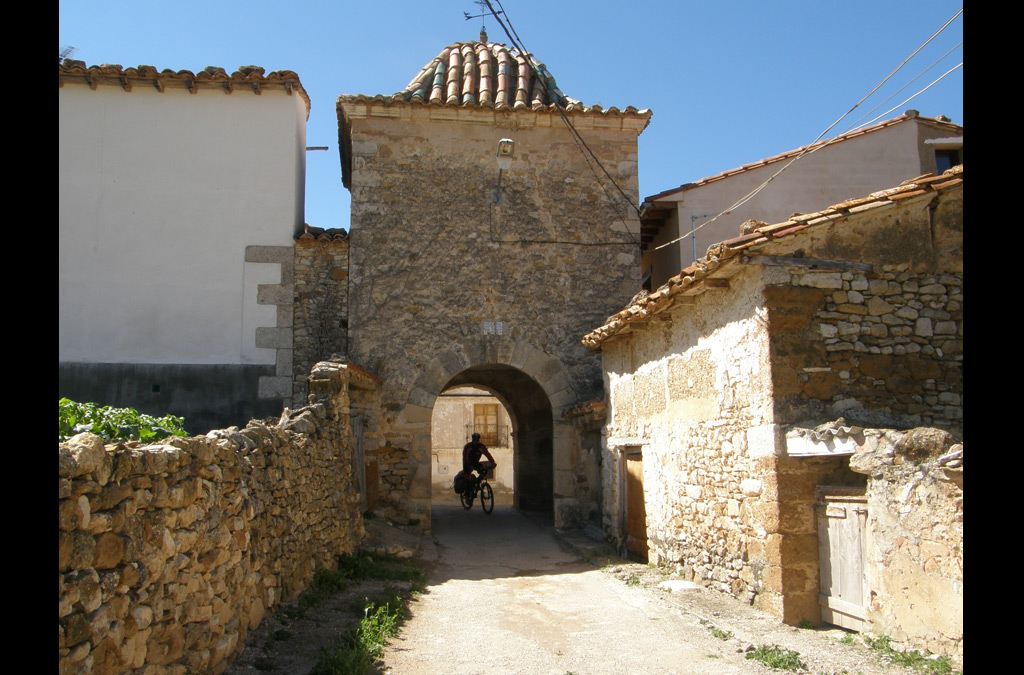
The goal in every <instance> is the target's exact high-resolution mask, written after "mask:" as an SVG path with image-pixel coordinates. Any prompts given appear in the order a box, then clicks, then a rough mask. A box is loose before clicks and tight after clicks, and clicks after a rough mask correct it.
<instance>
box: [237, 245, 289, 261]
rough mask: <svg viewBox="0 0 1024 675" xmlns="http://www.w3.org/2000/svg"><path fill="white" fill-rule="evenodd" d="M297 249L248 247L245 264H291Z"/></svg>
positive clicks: (286, 247)
mask: <svg viewBox="0 0 1024 675" xmlns="http://www.w3.org/2000/svg"><path fill="white" fill-rule="evenodd" d="M294 257H295V249H294V248H293V247H291V246H246V247H245V262H252V263H289V264H290V263H291V262H292V261H293V260H294Z"/></svg>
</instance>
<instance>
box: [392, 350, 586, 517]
mask: <svg viewBox="0 0 1024 675" xmlns="http://www.w3.org/2000/svg"><path fill="white" fill-rule="evenodd" d="M464 384H475V385H479V386H482V387H483V388H485V389H488V390H490V391H494V392H496V393H497V394H498V395H499V398H501V399H503V401H504V402H507V403H508V405H509V409H510V412H512V413H513V415H512V416H513V417H514V418H515V419H516V424H517V426H518V430H517V438H516V440H517V443H518V444H519V445H518V446H517V447H516V453H517V466H516V467H515V472H516V481H515V482H516V486H517V490H516V493H517V494H516V497H515V499H516V505H517V506H520V507H523V508H530V509H537V508H539V509H543V510H548V511H550V510H553V506H554V505H555V504H556V503H557V502H558V500H559V498H566V497H571V496H572V471H571V455H572V439H573V436H572V434H573V431H572V427H571V425H568V424H566V423H565V421H564V420H563V418H562V411H563V410H564V409H565V408H566V407H568V406H571V405H573V404H574V403H576V398H577V397H576V392H575V390H574V389H573V387H572V385H571V384H570V380H569V375H568V373H567V371H566V369H565V367H564V366H563V365H562V363H561V362H560V361H559V360H558V359H557V358H556V357H554V356H552V355H551V354H548V353H547V352H545V351H543V350H541V349H539V348H537V347H535V346H534V345H531V344H529V343H528V342H525V341H523V340H516V339H514V338H511V337H508V336H497V335H485V336H480V337H478V338H476V339H472V340H464V341H461V342H459V343H456V344H454V345H452V346H451V347H449V348H448V349H446V350H445V351H443V352H441V353H439V354H437V355H436V356H434V357H433V358H431V359H430V360H429V361H428V362H427V363H426V364H424V366H423V369H422V371H421V372H420V374H419V375H418V376H417V378H416V379H415V381H414V382H413V385H412V387H411V389H410V391H409V396H408V399H407V401H406V403H405V404H404V406H403V407H402V409H401V411H400V412H399V414H398V416H397V419H396V422H397V424H398V426H400V427H402V428H403V429H404V431H405V432H406V433H407V434H409V435H410V436H413V437H415V438H413V439H411V440H413V444H414V446H415V447H418V448H421V449H422V450H423V452H421V453H420V455H421V456H424V455H425V457H426V459H427V461H421V462H418V464H417V466H416V467H414V468H413V472H412V473H413V477H412V481H411V484H410V497H411V498H412V499H413V500H414V501H415V502H417V503H418V506H419V510H421V511H424V512H428V511H429V508H430V489H431V476H430V470H431V463H430V461H429V455H430V452H429V450H430V420H431V413H432V411H433V407H434V403H435V401H436V400H437V397H438V396H439V395H440V394H441V393H442V392H443V391H445V390H446V389H450V388H452V387H456V386H460V385H464Z"/></svg>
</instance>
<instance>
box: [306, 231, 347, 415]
mask: <svg viewBox="0 0 1024 675" xmlns="http://www.w3.org/2000/svg"><path fill="white" fill-rule="evenodd" d="M294 267H295V287H294V288H295V291H294V308H293V311H294V320H293V326H294V327H293V335H294V338H293V340H294V342H293V344H294V347H293V350H294V351H293V363H292V373H293V380H292V391H293V400H295V401H305V400H306V395H307V394H308V385H307V375H308V374H309V371H310V369H311V368H312V367H313V365H314V364H315V363H317V362H318V361H322V360H324V359H328V358H331V355H333V354H341V355H345V354H347V352H348V237H346V236H340V235H338V234H335V233H333V232H330V233H325V234H320V235H319V236H317V237H314V236H313V235H312V234H304V235H303V236H301V237H300V238H299V239H297V240H296V241H295V265H294Z"/></svg>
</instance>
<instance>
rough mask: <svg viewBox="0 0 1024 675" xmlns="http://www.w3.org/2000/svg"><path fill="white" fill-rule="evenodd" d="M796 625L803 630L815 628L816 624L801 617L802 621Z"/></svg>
mask: <svg viewBox="0 0 1024 675" xmlns="http://www.w3.org/2000/svg"><path fill="white" fill-rule="evenodd" d="M796 627H797V628H799V629H801V630H810V629H812V628H814V624H813V623H811V622H810V621H808V620H807V619H801V620H800V623H798V624H797V626H796Z"/></svg>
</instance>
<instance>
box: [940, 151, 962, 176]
mask: <svg viewBox="0 0 1024 675" xmlns="http://www.w3.org/2000/svg"><path fill="white" fill-rule="evenodd" d="M957 164H962V162H961V161H960V151H959V150H957V149H956V148H950V149H946V150H936V151H935V173H937V174H938V173H942V172H943V171H948V170H949V169H952V168H953V167H954V166H956V165H957Z"/></svg>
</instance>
